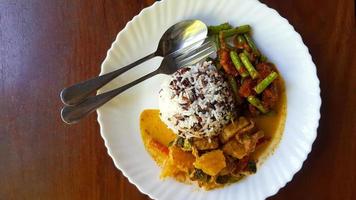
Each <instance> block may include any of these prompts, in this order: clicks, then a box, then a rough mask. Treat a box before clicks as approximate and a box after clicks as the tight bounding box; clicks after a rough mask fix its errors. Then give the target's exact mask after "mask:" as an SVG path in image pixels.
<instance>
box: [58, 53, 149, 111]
mask: <svg viewBox="0 0 356 200" xmlns="http://www.w3.org/2000/svg"><path fill="white" fill-rule="evenodd" d="M155 56H156V52H154V53H152V54H149V55H147V56H145V57H143V58H141V59H139V60H137V61H135V62H133V63H131V64H129V65H127V66H125V67H122V68H120V69H117V70H115V71H112V72H110V73H107V74H104V75H102V76H98V77H95V78H92V79H89V80H86V81H83V82H81V83H78V84H75V85H72V86H70V87H67V88H65V89H63V90H62V91H61V94H60V96H61V100H62V102H63V103H64V104H65V105H69V106H70V105H77V104H79V103H81V102H83V101H84V100H85V98H86V97H88V96H89V95H90V94H92V93H93V92H94V91H96V90H98V89H99V88H101V87H102V86H104V85H105V84H107V83H108V82H110V81H111V80H113V79H114V78H116V77H118V76H119V75H120V74H122V73H124V72H126V71H128V70H130V69H131V68H133V67H135V66H136V65H139V64H141V63H143V62H144V61H146V60H149V59H151V58H153V57H155Z"/></svg>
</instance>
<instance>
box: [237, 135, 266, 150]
mask: <svg viewBox="0 0 356 200" xmlns="http://www.w3.org/2000/svg"><path fill="white" fill-rule="evenodd" d="M263 136H264V133H263V131H257V132H256V133H254V134H252V135H249V136H247V135H246V136H245V137H242V144H243V145H244V148H245V151H246V152H247V153H252V152H254V151H255V148H256V145H257V142H258V140H259V139H261V138H263Z"/></svg>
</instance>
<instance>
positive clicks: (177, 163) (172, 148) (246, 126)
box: [140, 23, 286, 190]
mask: <svg viewBox="0 0 356 200" xmlns="http://www.w3.org/2000/svg"><path fill="white" fill-rule="evenodd" d="M251 31H252V29H251V27H250V26H249V25H243V26H238V27H232V26H231V25H230V24H229V23H224V24H221V25H218V26H210V27H209V35H210V37H212V38H214V41H215V42H216V44H217V46H218V51H217V56H216V57H215V58H209V59H207V60H206V61H203V62H200V63H197V64H196V65H193V66H182V68H180V69H179V70H178V71H177V72H175V73H174V74H173V75H172V76H171V77H170V78H169V80H167V81H166V82H164V83H163V84H162V86H161V89H160V91H159V95H158V96H159V97H158V99H159V109H151V110H144V111H143V112H142V113H141V116H140V127H141V135H142V139H143V142H144V145H145V147H146V149H147V151H148V152H149V153H150V155H151V156H152V157H153V159H154V160H155V161H156V162H157V164H158V165H159V166H161V168H162V171H161V178H163V179H165V178H169V177H171V178H174V179H176V180H178V181H180V182H184V183H196V184H197V185H198V186H199V187H201V188H204V189H206V190H210V189H214V188H219V187H223V186H225V185H228V184H231V183H234V182H237V181H239V180H241V179H242V178H244V177H246V176H247V175H250V174H253V173H256V171H257V168H258V166H259V165H260V163H261V161H262V160H263V159H264V158H265V157H266V156H267V155H268V154H269V153H271V152H272V151H273V149H274V148H275V147H276V145H277V144H278V142H279V140H280V138H281V134H282V131H283V128H284V122H285V116H286V95H285V90H284V83H283V80H282V78H281V75H280V74H279V72H278V70H277V68H276V67H275V66H274V64H272V63H271V62H269V61H268V60H267V58H266V57H265V56H264V55H263V54H262V53H261V51H260V50H259V49H258V48H257V46H256V44H255V43H254V41H253V39H252V37H251Z"/></svg>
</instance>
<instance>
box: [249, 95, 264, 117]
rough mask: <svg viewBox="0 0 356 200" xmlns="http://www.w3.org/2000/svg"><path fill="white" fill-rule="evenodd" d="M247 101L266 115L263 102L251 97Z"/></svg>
mask: <svg viewBox="0 0 356 200" xmlns="http://www.w3.org/2000/svg"><path fill="white" fill-rule="evenodd" d="M247 101H248V102H249V103H250V104H251V105H253V106H255V107H256V108H257V109H258V110H259V111H261V112H262V113H264V114H265V113H267V110H266V109H265V108H264V107H263V105H262V103H261V101H260V100H259V99H258V98H256V97H254V96H249V97H247Z"/></svg>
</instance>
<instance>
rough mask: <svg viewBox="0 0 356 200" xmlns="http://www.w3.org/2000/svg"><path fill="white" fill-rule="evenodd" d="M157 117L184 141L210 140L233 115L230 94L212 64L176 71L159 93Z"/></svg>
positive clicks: (233, 110)
mask: <svg viewBox="0 0 356 200" xmlns="http://www.w3.org/2000/svg"><path fill="white" fill-rule="evenodd" d="M159 109H160V117H161V119H162V121H163V122H165V123H166V124H167V126H168V127H169V128H170V129H172V130H173V131H174V132H175V133H176V134H177V135H179V136H181V137H184V138H191V137H198V138H201V137H211V136H214V135H217V134H219V133H220V132H221V130H222V128H223V127H224V125H226V124H227V123H229V122H230V121H231V119H232V118H233V117H234V115H235V104H234V99H233V94H232V92H231V90H230V88H229V86H228V84H227V82H226V81H225V79H224V77H223V76H222V75H221V74H219V73H218V72H217V70H216V68H215V66H214V65H212V64H211V62H203V63H198V64H197V65H195V66H188V67H183V68H181V69H179V70H178V71H177V72H176V73H174V74H173V75H172V76H171V78H170V80H169V81H167V82H164V83H163V84H162V86H161V90H160V92H159Z"/></svg>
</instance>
